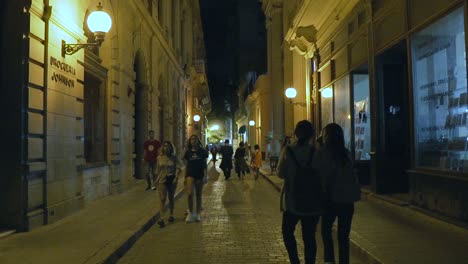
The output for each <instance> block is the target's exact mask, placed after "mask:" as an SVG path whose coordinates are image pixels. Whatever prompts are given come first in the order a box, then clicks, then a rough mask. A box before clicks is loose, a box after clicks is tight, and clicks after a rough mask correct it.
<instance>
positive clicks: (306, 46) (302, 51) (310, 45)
mask: <svg viewBox="0 0 468 264" xmlns="http://www.w3.org/2000/svg"><path fill="white" fill-rule="evenodd" d="M316 42H317V29H316V28H315V27H314V26H307V27H298V28H297V30H296V33H295V34H294V37H293V38H292V39H290V40H289V41H288V43H289V46H290V47H289V49H290V50H294V51H296V52H297V53H298V54H299V55H301V56H305V57H308V58H312V57H313V54H314V52H315V50H316V49H317V45H316Z"/></svg>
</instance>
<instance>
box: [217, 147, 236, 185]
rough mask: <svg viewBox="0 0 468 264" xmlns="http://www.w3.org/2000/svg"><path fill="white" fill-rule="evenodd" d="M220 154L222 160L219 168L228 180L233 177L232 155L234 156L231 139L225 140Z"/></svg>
mask: <svg viewBox="0 0 468 264" xmlns="http://www.w3.org/2000/svg"><path fill="white" fill-rule="evenodd" d="M219 153H220V154H221V158H222V160H221V164H220V165H219V168H220V169H221V170H222V171H223V173H224V178H225V179H226V180H228V179H229V178H230V177H231V170H232V154H234V150H233V149H232V146H230V145H229V139H226V140H224V146H222V147H221V149H220V150H219Z"/></svg>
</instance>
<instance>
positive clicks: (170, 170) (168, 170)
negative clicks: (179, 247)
mask: <svg viewBox="0 0 468 264" xmlns="http://www.w3.org/2000/svg"><path fill="white" fill-rule="evenodd" d="M156 164H157V165H156V176H157V178H156V179H157V180H156V181H158V182H159V184H158V185H159V186H158V189H159V201H160V203H159V208H160V218H159V221H158V224H159V226H160V227H161V228H163V227H164V226H165V222H164V214H165V210H164V205H165V203H166V198H169V210H170V216H169V218H168V219H167V221H168V222H174V193H175V189H176V187H177V182H178V180H179V175H180V172H181V171H182V167H183V164H182V162H181V161H180V159H179V158H177V156H176V153H175V149H174V146H173V145H172V143H171V142H170V141H164V143H163V145H162V148H161V153H160V155H159V156H158V161H157V163H156Z"/></svg>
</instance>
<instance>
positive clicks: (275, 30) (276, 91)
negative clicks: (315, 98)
mask: <svg viewBox="0 0 468 264" xmlns="http://www.w3.org/2000/svg"><path fill="white" fill-rule="evenodd" d="M282 17H283V6H282V5H280V4H277V5H275V6H273V7H272V11H271V14H270V19H271V22H270V25H269V28H268V34H269V38H268V39H269V45H268V47H269V49H270V50H269V51H268V54H269V61H270V63H269V66H270V68H269V69H268V72H269V75H270V87H271V93H272V97H273V98H272V99H273V100H272V104H273V105H274V107H273V117H272V124H273V144H272V155H275V156H276V155H279V153H280V147H281V141H282V139H283V137H284V95H283V90H284V79H283V78H284V77H283V48H282V43H283V19H282Z"/></svg>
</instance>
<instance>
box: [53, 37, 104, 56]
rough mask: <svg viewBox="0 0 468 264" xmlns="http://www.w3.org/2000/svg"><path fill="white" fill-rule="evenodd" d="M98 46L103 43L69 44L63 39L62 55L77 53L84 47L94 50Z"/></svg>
mask: <svg viewBox="0 0 468 264" xmlns="http://www.w3.org/2000/svg"><path fill="white" fill-rule="evenodd" d="M96 46H101V44H100V43H78V44H67V43H66V42H65V40H62V57H65V55H72V54H75V53H76V52H78V51H79V50H80V49H82V48H85V49H87V50H89V51H92V50H93V49H94V48H95V47H96Z"/></svg>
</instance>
